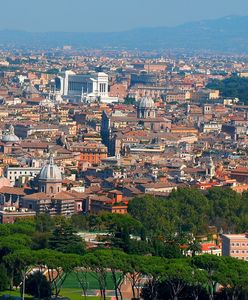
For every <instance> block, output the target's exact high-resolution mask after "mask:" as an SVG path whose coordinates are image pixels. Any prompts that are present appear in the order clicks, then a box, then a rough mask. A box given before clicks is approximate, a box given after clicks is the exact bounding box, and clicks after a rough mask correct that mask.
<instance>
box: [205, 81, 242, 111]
mask: <svg viewBox="0 0 248 300" xmlns="http://www.w3.org/2000/svg"><path fill="white" fill-rule="evenodd" d="M207 88H209V89H214V90H219V91H220V94H221V96H222V97H226V98H239V100H240V101H242V102H244V103H245V104H246V105H247V104H248V78H245V77H239V76H237V75H233V76H232V77H229V78H226V79H224V80H218V79H214V80H211V81H210V82H209V83H208V84H207Z"/></svg>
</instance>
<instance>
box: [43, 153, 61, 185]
mask: <svg viewBox="0 0 248 300" xmlns="http://www.w3.org/2000/svg"><path fill="white" fill-rule="evenodd" d="M39 180H44V181H50V180H51V181H61V180H62V174H61V170H60V168H59V167H58V166H57V165H55V164H54V160H53V157H52V156H51V157H50V160H49V162H48V163H47V164H46V165H45V166H44V167H43V168H42V169H41V171H40V175H39Z"/></svg>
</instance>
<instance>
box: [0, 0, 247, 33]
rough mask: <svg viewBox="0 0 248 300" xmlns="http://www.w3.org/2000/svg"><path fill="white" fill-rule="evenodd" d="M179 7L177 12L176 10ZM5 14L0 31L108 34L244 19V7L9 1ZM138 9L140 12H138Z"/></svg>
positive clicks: (159, 0) (241, 3)
mask: <svg viewBox="0 0 248 300" xmlns="http://www.w3.org/2000/svg"><path fill="white" fill-rule="evenodd" d="M178 7H180V10H179V9H178ZM1 8H2V11H5V12H6V13H4V14H3V15H2V18H1V20H0V30H5V29H7V30H16V29H18V30H25V31H32V32H46V31H63V32H65V31H66V32H111V31H125V30H130V29H134V28H142V27H160V26H176V25H180V24H183V23H187V22H191V21H201V20H208V19H216V18H221V17H225V16H229V15H243V16H244V15H248V3H247V1H245V0H238V1H236V2H235V3H234V2H233V1H231V0H226V1H225V0H220V1H218V2H216V1H213V0H210V1H196V0H189V1H187V2H185V1H182V0H176V1H163V0H155V1H153V2H152V3H151V1H149V0H135V1H131V0H126V1H125V2H123V3H116V1H114V0H108V1H105V2H103V1H100V0H96V1H94V3H93V2H82V1H79V0H72V1H71V2H70V5H69V6H68V2H67V1H65V0H60V1H57V0H55V1H53V2H52V3H51V2H50V1H48V0H44V1H43V2H42V5H41V4H36V3H34V2H33V1H31V0H25V1H22V2H20V1H17V0H13V1H11V3H10V2H5V3H2V4H1ZM141 8H142V9H141Z"/></svg>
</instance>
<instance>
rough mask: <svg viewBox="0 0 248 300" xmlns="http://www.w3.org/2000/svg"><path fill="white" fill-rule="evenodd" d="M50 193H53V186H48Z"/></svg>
mask: <svg viewBox="0 0 248 300" xmlns="http://www.w3.org/2000/svg"><path fill="white" fill-rule="evenodd" d="M50 194H53V187H52V186H50Z"/></svg>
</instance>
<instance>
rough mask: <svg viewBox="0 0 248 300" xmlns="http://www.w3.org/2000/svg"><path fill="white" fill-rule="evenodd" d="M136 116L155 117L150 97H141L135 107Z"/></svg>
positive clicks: (153, 105) (142, 117) (140, 117)
mask: <svg viewBox="0 0 248 300" xmlns="http://www.w3.org/2000/svg"><path fill="white" fill-rule="evenodd" d="M137 116H138V118H139V119H147V118H155V117H156V110H155V104H154V101H153V100H152V98H149V97H143V98H142V99H141V100H140V102H139V105H138V108H137Z"/></svg>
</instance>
